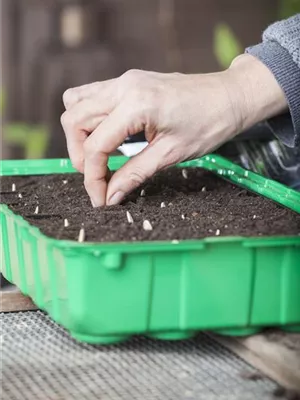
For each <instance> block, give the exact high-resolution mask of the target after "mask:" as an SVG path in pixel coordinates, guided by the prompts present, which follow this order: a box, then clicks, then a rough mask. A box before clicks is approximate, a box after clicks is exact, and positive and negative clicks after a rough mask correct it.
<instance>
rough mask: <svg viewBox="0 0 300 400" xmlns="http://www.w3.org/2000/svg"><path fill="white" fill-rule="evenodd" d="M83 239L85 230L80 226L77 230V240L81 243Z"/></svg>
mask: <svg viewBox="0 0 300 400" xmlns="http://www.w3.org/2000/svg"><path fill="white" fill-rule="evenodd" d="M84 240H85V230H84V228H81V229H80V231H79V235H78V242H79V243H82V242H84Z"/></svg>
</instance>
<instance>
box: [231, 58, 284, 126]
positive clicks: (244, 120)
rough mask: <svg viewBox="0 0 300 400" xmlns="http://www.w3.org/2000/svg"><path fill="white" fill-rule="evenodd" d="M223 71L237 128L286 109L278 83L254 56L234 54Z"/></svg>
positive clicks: (251, 124)
mask: <svg viewBox="0 0 300 400" xmlns="http://www.w3.org/2000/svg"><path fill="white" fill-rule="evenodd" d="M225 73H226V74H227V78H226V82H227V90H228V92H229V97H230V99H231V102H232V106H233V108H235V109H236V110H238V111H237V113H238V114H239V116H238V117H239V123H238V127H239V132H241V131H243V130H245V129H247V128H250V127H251V126H253V125H255V124H256V123H258V122H260V121H263V120H265V119H269V118H271V117H273V116H275V115H279V114H282V113H284V112H286V111H287V110H288V104H287V100H286V97H285V95H284V92H283V90H282V89H281V87H280V85H279V84H278V82H277V81H276V79H275V78H274V76H273V74H272V73H271V72H270V70H269V69H268V68H267V67H266V66H265V65H264V64H263V63H262V62H260V61H259V60H257V59H256V58H255V57H253V56H251V55H248V54H244V55H241V56H239V57H237V58H236V59H235V60H234V61H233V63H232V64H231V66H230V68H229V69H228V70H227V71H226V72H225Z"/></svg>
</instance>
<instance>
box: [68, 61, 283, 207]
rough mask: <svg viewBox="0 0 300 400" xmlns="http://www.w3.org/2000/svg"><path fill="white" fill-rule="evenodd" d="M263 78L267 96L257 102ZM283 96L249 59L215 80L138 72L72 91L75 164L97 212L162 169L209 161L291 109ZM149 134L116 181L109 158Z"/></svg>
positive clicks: (212, 77) (70, 109)
mask: <svg viewBox="0 0 300 400" xmlns="http://www.w3.org/2000/svg"><path fill="white" fill-rule="evenodd" d="M245 58H246V60H245ZM257 64H258V65H257ZM254 67H255V68H254ZM253 69H254V70H253ZM258 70H259V71H258ZM258 72H260V78H257V77H256V74H257V73H258ZM253 75H254V76H255V79H252V78H251V77H252V76H253ZM249 77H250V79H249ZM256 80H257V81H258V83H259V84H258V85H257V86H259V85H260V88H261V89H262V90H263V89H265V88H267V90H266V91H267V94H266V95H262V96H261V97H260V98H259V99H258V100H257V99H256V101H254V96H255V97H256V95H257V93H255V87H253V83H255V82H256ZM282 96H283V95H282V92H281V89H280V88H279V87H278V85H277V82H276V81H275V79H274V78H273V76H272V75H271V73H270V72H269V71H268V69H267V68H266V67H265V66H264V65H263V64H262V63H260V62H259V61H257V60H256V59H255V58H253V57H252V56H249V55H244V56H241V57H240V58H239V59H238V60H237V61H236V62H235V63H234V64H233V66H232V68H230V69H228V70H227V71H223V72H219V73H214V74H199V75H184V74H178V73H174V74H161V73H156V72H146V71H138V70H132V71H128V72H127V73H125V74H123V75H122V76H121V77H119V78H116V79H112V80H109V81H104V82H96V83H92V84H89V85H85V86H81V87H78V88H74V89H69V90H67V91H66V92H65V93H64V97H63V99H64V104H65V107H66V112H65V113H64V114H63V115H62V118H61V121H62V125H63V128H64V130H65V134H66V138H67V145H68V151H69V155H70V158H71V161H72V163H73V165H74V167H75V168H76V169H78V170H79V171H80V172H82V173H84V182H85V187H86V190H87V192H88V194H89V196H90V198H91V201H92V204H93V205H94V206H95V207H97V206H102V205H105V204H108V205H113V204H118V203H120V202H121V201H122V200H123V199H124V197H125V196H126V195H127V194H128V193H129V192H131V191H132V190H133V189H135V188H136V187H137V186H139V185H140V184H141V183H142V182H144V181H145V180H146V179H147V178H149V177H151V176H152V175H154V174H155V173H156V172H158V171H159V170H162V169H164V168H166V167H168V166H170V165H173V164H176V163H178V162H180V161H183V160H187V159H192V158H195V157H199V156H202V155H203V154H205V153H207V152H210V151H212V150H214V149H215V148H216V147H218V146H219V145H220V144H222V143H223V142H225V141H227V140H228V139H230V138H232V137H233V136H235V135H237V134H238V133H239V132H241V131H242V130H243V129H245V128H247V127H248V126H250V125H252V124H254V123H256V122H258V121H259V120H261V119H264V118H266V117H269V116H272V115H275V114H276V113H278V112H280V111H282V109H283V108H284V107H285V106H286V104H285V102H284V101H283V100H282ZM283 98H284V96H283ZM274 99H275V100H274ZM278 99H280V101H279V100H278ZM142 130H144V131H145V135H146V139H147V141H148V142H149V145H148V146H147V147H146V148H145V149H144V150H143V151H142V152H141V153H140V154H138V155H137V156H135V157H133V158H132V159H130V160H129V161H128V162H127V163H126V164H125V165H124V166H123V167H122V168H120V169H119V170H118V171H117V172H116V173H115V174H114V175H113V176H112V178H111V179H110V180H109V182H108V181H107V172H108V169H107V161H108V157H109V155H110V154H111V153H112V152H113V151H115V150H116V149H117V147H118V146H119V145H121V144H122V143H123V142H124V140H125V139H126V138H127V137H128V136H131V135H135V134H137V133H138V132H140V131H142Z"/></svg>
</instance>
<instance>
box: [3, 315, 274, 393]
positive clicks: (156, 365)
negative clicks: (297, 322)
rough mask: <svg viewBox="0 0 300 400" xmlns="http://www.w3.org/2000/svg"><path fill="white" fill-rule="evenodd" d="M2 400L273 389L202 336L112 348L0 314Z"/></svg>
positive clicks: (48, 324)
mask: <svg viewBox="0 0 300 400" xmlns="http://www.w3.org/2000/svg"><path fill="white" fill-rule="evenodd" d="M0 329H1V343H2V346H1V347H2V374H1V375H2V383H1V384H2V386H1V387H2V389H3V393H2V394H3V397H2V399H3V400H69V399H70V400H71V399H72V400H77V399H78V400H79V399H80V400H83V399H87V400H95V399H97V400H98V399H101V400H177V399H178V400H179V399H180V400H182V399H187V400H194V399H200V400H202V399H203V400H225V399H226V400H233V399H234V400H236V399H241V400H257V399H260V400H262V399H272V391H273V390H274V389H275V387H276V385H275V383H273V382H272V381H271V380H269V379H267V378H264V379H262V380H259V381H251V380H248V379H245V378H243V376H242V375H243V374H244V373H247V372H249V373H251V372H254V371H255V370H254V369H253V368H252V367H251V366H249V365H248V364H246V363H245V362H244V361H242V360H241V359H239V358H238V357H236V356H235V355H234V354H232V353H231V352H230V351H228V350H227V349H226V348H224V347H223V346H221V345H220V344H218V343H217V342H216V341H214V340H213V339H212V338H210V337H209V336H208V335H205V334H199V335H198V337H196V338H195V339H192V340H187V341H181V342H165V341H158V340H152V339H148V338H143V337H137V338H133V339H132V340H130V341H129V342H126V343H123V344H120V345H114V346H108V347H105V346H95V345H88V344H82V343H78V342H76V341H75V340H74V339H72V338H71V337H70V336H69V334H68V333H67V332H66V331H65V330H64V329H63V328H62V327H60V326H58V325H57V324H55V323H54V322H53V321H52V320H51V319H50V318H49V317H48V316H46V315H45V314H43V313H42V312H22V313H10V314H2V315H1V328H0Z"/></svg>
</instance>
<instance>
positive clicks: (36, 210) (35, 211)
mask: <svg viewBox="0 0 300 400" xmlns="http://www.w3.org/2000/svg"><path fill="white" fill-rule="evenodd" d="M38 213H39V206H36V207H35V210H34V214H38Z"/></svg>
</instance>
